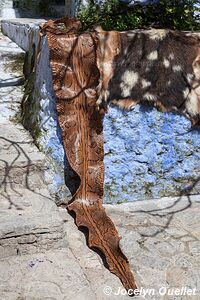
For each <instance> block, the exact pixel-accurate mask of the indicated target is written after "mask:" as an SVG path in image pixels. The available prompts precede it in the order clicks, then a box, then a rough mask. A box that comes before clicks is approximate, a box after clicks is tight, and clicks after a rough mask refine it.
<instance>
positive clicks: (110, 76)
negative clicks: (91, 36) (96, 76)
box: [96, 28, 200, 125]
mask: <svg viewBox="0 0 200 300" xmlns="http://www.w3.org/2000/svg"><path fill="white" fill-rule="evenodd" d="M96 33H97V37H98V46H97V65H98V68H99V70H100V83H99V86H98V90H97V92H98V95H99V98H98V100H97V107H98V108H99V109H104V110H106V107H107V105H108V104H109V103H111V104H114V105H117V106H119V107H120V108H123V109H131V108H132V107H134V106H135V105H136V104H138V103H148V104H150V105H153V106H155V107H157V108H158V110H161V111H164V112H166V111H177V112H179V113H183V114H185V115H186V116H187V117H189V118H190V120H191V121H192V124H193V125H199V123H200V39H199V38H198V37H197V36H195V35H189V34H187V33H184V32H174V31H169V30H154V29H153V30H147V31H140V32H139V31H130V32H116V31H110V32H105V31H103V30H102V29H101V28H97V29H96Z"/></svg>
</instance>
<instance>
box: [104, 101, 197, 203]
mask: <svg viewBox="0 0 200 300" xmlns="http://www.w3.org/2000/svg"><path fill="white" fill-rule="evenodd" d="M104 135H105V195H104V202H106V203H113V202H126V201H134V200H142V199H149V198H158V197H162V196H174V195H179V194H180V192H182V191H184V190H185V189H190V187H191V186H192V185H193V184H194V183H195V180H197V179H198V177H199V176H200V131H198V130H192V131H191V123H190V121H189V120H187V119H186V118H185V117H184V116H180V115H177V114H174V113H160V112H158V111H157V110H156V109H155V108H149V107H144V106H139V105H137V106H136V107H135V108H134V109H133V110H132V111H130V112H125V111H121V110H119V109H117V108H110V109H109V114H108V115H107V116H106V117H105V120H104ZM191 192H192V193H197V192H200V189H199V187H198V186H195V187H194V189H193V190H192V191H191Z"/></svg>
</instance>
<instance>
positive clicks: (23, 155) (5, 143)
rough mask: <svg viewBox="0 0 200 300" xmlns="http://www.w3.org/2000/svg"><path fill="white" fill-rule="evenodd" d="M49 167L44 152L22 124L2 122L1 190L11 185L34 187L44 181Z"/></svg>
mask: <svg viewBox="0 0 200 300" xmlns="http://www.w3.org/2000/svg"><path fill="white" fill-rule="evenodd" d="M47 169H48V168H47V166H46V163H45V156H44V154H42V153H41V152H39V150H38V149H37V147H36V146H35V145H34V144H33V140H32V138H31V136H30V134H29V133H28V132H27V131H26V130H25V129H24V128H23V126H22V125H20V124H13V123H11V122H8V123H6V124H1V126H0V191H2V190H5V188H7V187H8V186H11V185H12V186H13V185H15V186H16V185H20V186H21V187H25V188H31V189H34V188H35V187H37V186H40V185H41V184H43V183H44V182H43V175H44V172H45V171H46V170H47Z"/></svg>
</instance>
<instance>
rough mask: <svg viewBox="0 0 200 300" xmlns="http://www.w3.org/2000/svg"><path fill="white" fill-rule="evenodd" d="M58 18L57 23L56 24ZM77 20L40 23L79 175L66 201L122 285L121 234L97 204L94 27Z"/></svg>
mask: <svg viewBox="0 0 200 300" xmlns="http://www.w3.org/2000/svg"><path fill="white" fill-rule="evenodd" d="M61 23H62V25H61ZM63 24H64V25H65V27H63ZM79 26H80V22H79V21H77V20H76V19H67V18H63V19H61V20H58V21H52V20H50V21H48V22H47V23H45V25H44V26H43V27H42V28H41V34H42V35H46V36H47V39H48V44H49V49H50V63H51V68H52V77H53V88H54V92H55V95H56V108H57V114H58V120H59V124H60V127H61V131H62V138H63V144H64V149H65V153H66V156H67V159H68V161H69V163H70V165H71V167H72V168H73V170H74V171H75V172H76V173H77V174H78V176H79V177H80V186H79V188H78V190H77V192H76V193H75V194H74V195H73V198H72V200H71V201H70V203H69V204H68V210H69V211H73V212H75V214H76V224H77V226H78V227H80V226H84V227H86V228H87V229H88V232H89V237H88V245H89V247H90V248H97V249H99V250H100V251H101V252H102V253H103V254H104V256H105V259H106V262H107V265H108V267H109V270H110V271H111V272H112V273H114V274H115V275H116V276H118V277H119V278H120V280H121V281H122V283H123V285H124V287H125V288H126V289H127V290H135V289H136V288H137V287H136V283H135V280H134V277H133V274H132V272H131V270H130V266H129V263H128V259H127V258H126V256H125V255H124V254H123V253H122V251H121V249H120V247H119V241H120V237H119V235H118V232H117V230H116V228H115V226H114V224H113V222H112V221H111V219H110V218H109V217H108V216H107V214H106V212H105V209H104V208H103V206H102V198H103V184H104V164H103V159H104V149H103V146H104V142H103V126H102V115H101V114H100V113H99V112H98V110H97V109H96V101H97V86H98V84H99V78H100V72H99V68H98V66H97V55H98V54H97V53H98V51H97V45H98V40H97V38H96V33H95V32H85V33H82V34H79V33H78V29H79Z"/></svg>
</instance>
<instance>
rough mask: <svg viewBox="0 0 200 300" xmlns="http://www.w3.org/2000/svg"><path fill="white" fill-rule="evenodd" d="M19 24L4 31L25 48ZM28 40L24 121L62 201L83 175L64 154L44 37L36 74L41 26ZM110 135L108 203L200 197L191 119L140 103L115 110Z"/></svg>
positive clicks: (199, 148)
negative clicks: (36, 49) (27, 77)
mask: <svg viewBox="0 0 200 300" xmlns="http://www.w3.org/2000/svg"><path fill="white" fill-rule="evenodd" d="M16 26H17V25H16V24H13V25H12V24H8V23H6V22H3V23H2V29H3V32H4V33H6V34H7V35H9V36H10V37H11V38H12V39H13V40H14V41H16V42H17V43H18V44H19V45H20V46H21V47H25V46H26V47H27V44H26V45H24V41H25V39H22V38H20V32H25V29H24V28H25V25H24V24H22V25H20V26H18V27H16ZM16 28H18V29H17V30H16ZM15 32H18V36H17V34H16V33H15ZM22 36H24V33H23V35H22ZM28 36H29V51H28V50H27V49H26V51H28V53H29V54H28V55H27V62H26V66H28V67H29V68H28V70H27V73H30V74H29V80H28V81H27V87H26V92H25V96H24V101H23V107H22V121H23V124H24V125H25V127H26V128H27V129H29V131H30V132H31V133H32V135H33V136H34V138H35V141H36V143H37V145H38V146H39V148H40V149H41V150H42V151H43V152H44V153H46V155H47V159H48V164H49V166H50V171H49V172H48V173H47V174H46V181H47V183H48V185H49V187H50V189H51V192H52V193H53V194H54V195H56V196H57V199H70V192H69V190H71V191H74V190H75V188H76V186H77V177H76V175H75V174H74V173H73V171H72V170H71V168H70V166H69V164H68V163H67V159H66V157H65V155H64V151H63V146H62V141H61V135H60V128H59V126H58V122H57V115H56V110H55V96H54V93H53V89H52V84H51V81H52V78H51V69H50V65H49V60H48V51H49V50H48V45H47V42H46V40H45V39H44V40H43V42H42V43H43V44H42V52H41V56H40V61H39V63H38V64H37V66H36V70H35V73H31V64H33V61H34V57H35V52H34V51H35V50H34V49H35V48H37V41H38V26H37V25H32V27H31V30H30V29H29V31H28ZM27 43H28V42H27ZM34 44H35V46H34V47H33V45H34ZM104 135H105V193H104V202H105V203H119V202H126V201H135V200H144V199H151V198H160V197H162V196H176V195H180V194H182V193H183V192H185V191H188V192H189V193H191V194H197V193H200V183H199V181H200V131H199V130H191V124H190V121H189V120H187V119H186V118H185V117H183V116H180V115H177V114H174V113H161V112H158V111H157V110H156V109H154V108H149V107H145V106H139V105H138V106H136V107H135V108H134V109H133V110H132V111H130V112H125V111H121V110H119V109H117V108H114V107H110V109H109V112H108V114H107V115H106V116H105V118H104ZM65 182H66V183H67V186H68V189H67V188H66V186H65Z"/></svg>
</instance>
